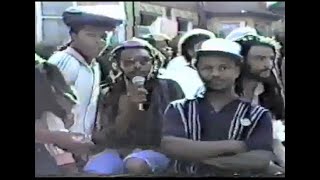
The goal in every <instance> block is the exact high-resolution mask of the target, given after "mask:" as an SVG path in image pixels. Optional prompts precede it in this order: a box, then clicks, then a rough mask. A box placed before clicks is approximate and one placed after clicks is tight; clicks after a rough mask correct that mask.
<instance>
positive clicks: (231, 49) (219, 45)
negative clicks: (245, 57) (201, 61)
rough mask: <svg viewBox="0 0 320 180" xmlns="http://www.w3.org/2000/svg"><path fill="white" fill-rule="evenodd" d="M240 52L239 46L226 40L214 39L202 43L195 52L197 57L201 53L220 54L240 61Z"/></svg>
mask: <svg viewBox="0 0 320 180" xmlns="http://www.w3.org/2000/svg"><path fill="white" fill-rule="evenodd" d="M240 51H241V46H240V45H239V44H238V43H236V42H232V41H230V40H227V39H222V38H215V39H208V40H206V41H204V42H203V43H202V44H201V46H200V48H199V49H198V50H197V55H199V54H200V53H202V52H222V53H226V54H229V55H232V56H235V57H236V58H239V59H242V56H241V55H240Z"/></svg>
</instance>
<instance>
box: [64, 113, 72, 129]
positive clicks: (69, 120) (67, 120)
mask: <svg viewBox="0 0 320 180" xmlns="http://www.w3.org/2000/svg"><path fill="white" fill-rule="evenodd" d="M63 122H64V127H65V128H66V129H69V128H70V127H71V126H72V125H73V124H74V114H73V113H69V114H68V115H67V116H66V117H65V118H63Z"/></svg>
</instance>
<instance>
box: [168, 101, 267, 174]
mask: <svg viewBox="0 0 320 180" xmlns="http://www.w3.org/2000/svg"><path fill="white" fill-rule="evenodd" d="M194 101H195V100H194ZM197 101H198V104H197V109H198V114H197V115H199V123H200V126H201V131H200V132H201V136H200V137H201V139H200V140H201V141H220V140H228V139H229V137H228V133H229V130H230V126H231V124H232V122H233V119H234V116H235V113H236V111H237V109H238V108H239V104H240V103H241V102H245V101H243V100H239V99H238V100H234V101H232V102H230V103H229V104H227V105H226V106H225V107H224V108H223V109H222V110H221V111H219V112H216V111H215V110H214V108H213V107H212V106H211V105H210V103H209V102H207V101H206V99H203V98H201V99H200V98H198V99H197ZM245 103H249V102H245ZM176 107H178V106H174V105H172V106H169V108H168V109H167V111H166V114H165V118H164V123H163V136H175V137H181V138H187V137H186V132H185V128H184V126H185V125H184V122H183V120H182V119H181V114H180V112H179V109H178V108H176ZM184 107H189V106H184ZM183 111H184V112H185V114H189V112H190V109H188V108H184V109H183ZM187 119H188V118H187ZM256 122H257V124H256V126H255V128H254V130H253V132H252V134H251V135H250V136H249V138H244V137H242V136H241V138H240V140H242V141H244V142H245V144H246V145H247V148H248V150H249V151H250V150H267V151H272V123H271V115H270V113H268V111H265V112H264V113H263V114H261V117H260V118H259V119H258V120H257V121H256ZM187 123H188V122H187ZM189 123H191V122H189ZM244 131H247V130H244ZM199 165H200V166H199V167H198V173H199V174H202V173H204V174H206V173H208V172H211V171H212V169H211V167H209V166H207V165H204V164H199Z"/></svg>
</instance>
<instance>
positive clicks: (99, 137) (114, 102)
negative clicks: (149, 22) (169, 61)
mask: <svg viewBox="0 0 320 180" xmlns="http://www.w3.org/2000/svg"><path fill="white" fill-rule="evenodd" d="M159 53H160V52H159V51H158V50H157V49H155V48H154V47H153V46H152V45H150V44H149V43H148V42H147V41H144V40H142V39H138V38H133V39H131V40H128V41H125V42H123V43H121V44H120V45H119V46H118V47H116V48H115V49H114V50H113V51H112V52H111V56H110V61H111V62H112V64H117V67H119V69H120V70H121V72H122V75H121V76H120V77H118V79H116V80H115V81H114V82H115V83H112V84H110V85H109V86H108V91H107V92H106V94H104V95H102V101H101V104H100V107H101V108H99V117H100V118H99V121H98V124H97V127H98V128H97V131H95V133H94V136H93V141H94V142H95V143H96V145H97V146H98V147H101V149H105V148H107V149H106V150H105V151H103V152H102V153H100V154H98V155H97V156H94V157H93V158H91V160H90V161H89V162H88V164H87V165H86V166H85V171H86V172H88V173H95V174H104V175H110V174H123V173H129V174H140V175H141V174H142V175H143V174H149V173H161V172H163V171H164V170H165V169H166V168H167V165H168V163H169V159H168V158H167V157H166V156H165V155H163V154H161V153H160V152H158V151H157V150H158V149H159V145H160V138H161V127H162V118H163V113H164V110H165V108H166V106H167V105H168V104H169V102H171V101H173V100H177V99H180V98H183V93H182V90H181V89H179V85H177V84H176V83H175V82H174V81H171V80H159V79H157V78H156V76H157V72H158V69H159V68H160V67H161V66H162V64H163V59H162V58H159ZM137 79H138V80H139V81H138V82H137V81H136V80H137Z"/></svg>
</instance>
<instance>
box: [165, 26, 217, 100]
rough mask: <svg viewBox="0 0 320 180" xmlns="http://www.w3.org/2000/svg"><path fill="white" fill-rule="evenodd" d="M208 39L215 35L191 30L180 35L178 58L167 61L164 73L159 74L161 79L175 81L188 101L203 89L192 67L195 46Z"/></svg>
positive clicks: (199, 30)
mask: <svg viewBox="0 0 320 180" xmlns="http://www.w3.org/2000/svg"><path fill="white" fill-rule="evenodd" d="M210 38H215V35H214V34H213V33H212V32H210V31H207V30H204V29H193V30H190V31H188V32H187V33H186V34H184V35H182V36H181V38H180V40H179V43H178V56H177V57H175V58H173V59H172V60H171V61H169V63H168V65H167V67H166V69H165V71H163V72H161V74H159V78H161V79H172V80H174V81H176V82H177V83H178V84H179V85H180V87H181V88H182V90H183V92H184V94H185V96H186V98H188V99H193V98H195V97H196V94H197V92H198V91H199V89H201V88H202V87H203V83H202V81H201V79H200V78H199V75H198V72H197V71H196V70H195V69H194V67H193V66H192V60H193V59H194V55H195V49H196V46H197V45H198V44H200V43H201V42H203V41H205V40H207V39H210Z"/></svg>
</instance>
